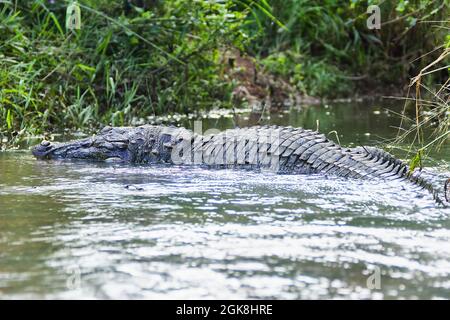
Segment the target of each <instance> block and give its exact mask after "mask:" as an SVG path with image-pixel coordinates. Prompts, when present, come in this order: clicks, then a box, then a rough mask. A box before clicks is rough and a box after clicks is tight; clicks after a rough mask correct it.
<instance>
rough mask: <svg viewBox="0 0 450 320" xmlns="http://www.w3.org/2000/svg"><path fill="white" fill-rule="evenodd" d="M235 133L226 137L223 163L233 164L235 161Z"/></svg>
mask: <svg viewBox="0 0 450 320" xmlns="http://www.w3.org/2000/svg"><path fill="white" fill-rule="evenodd" d="M236 144H237V137H236V135H234V136H231V137H227V141H226V142H225V164H227V165H234V164H235V163H236Z"/></svg>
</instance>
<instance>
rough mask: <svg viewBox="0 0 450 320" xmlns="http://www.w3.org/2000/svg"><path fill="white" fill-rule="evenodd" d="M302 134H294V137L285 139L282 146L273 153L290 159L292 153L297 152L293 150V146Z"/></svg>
mask: <svg viewBox="0 0 450 320" xmlns="http://www.w3.org/2000/svg"><path fill="white" fill-rule="evenodd" d="M300 135H301V132H298V133H294V134H293V135H292V136H290V137H288V138H287V139H285V140H284V141H283V142H282V143H281V144H280V145H279V148H278V149H277V150H276V151H274V152H273V154H274V155H276V156H283V157H289V156H290V155H291V154H292V152H294V151H295V148H292V147H291V146H292V145H293V144H294V142H295V141H296V140H298V138H299V137H300Z"/></svg>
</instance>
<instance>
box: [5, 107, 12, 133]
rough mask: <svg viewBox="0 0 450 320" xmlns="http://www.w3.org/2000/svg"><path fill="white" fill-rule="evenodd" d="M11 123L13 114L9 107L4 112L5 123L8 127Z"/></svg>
mask: <svg viewBox="0 0 450 320" xmlns="http://www.w3.org/2000/svg"><path fill="white" fill-rule="evenodd" d="M12 124H13V116H12V114H11V109H8V112H7V114H6V125H7V126H8V129H11V128H12Z"/></svg>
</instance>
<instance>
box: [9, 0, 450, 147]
mask: <svg viewBox="0 0 450 320" xmlns="http://www.w3.org/2000/svg"><path fill="white" fill-rule="evenodd" d="M132 2H133V1H132ZM143 2H144V3H147V5H148V7H147V8H140V7H131V8H130V10H128V11H127V12H125V10H124V6H123V3H124V2H123V1H122V0H116V1H106V0H100V1H94V0H83V1H79V4H80V7H81V13H82V26H81V29H80V30H66V29H65V18H66V8H67V5H68V4H69V3H71V1H47V0H34V1H25V0H9V1H2V2H0V141H2V140H4V139H5V138H7V139H8V140H9V141H12V140H11V139H12V138H13V137H17V136H21V135H25V134H40V133H44V132H61V131H63V130H69V131H72V130H82V131H92V130H95V129H98V127H100V126H101V125H106V124H111V125H127V124H130V123H131V122H132V119H134V118H140V117H144V118H145V117H146V116H149V115H156V114H163V113H173V112H178V113H185V112H189V111H193V110H208V109H210V108H212V107H213V106H220V107H224V108H228V107H232V90H233V86H234V83H233V82H232V81H230V80H229V79H227V77H226V76H224V67H225V65H226V63H224V61H223V59H222V53H223V52H224V50H226V49H228V48H238V49H239V50H241V51H243V52H247V53H249V54H250V55H253V56H255V57H257V61H258V62H259V63H260V64H261V65H263V66H264V67H265V69H266V70H268V71H269V72H271V73H273V74H277V75H279V76H281V77H283V78H285V79H288V80H289V81H290V82H291V84H293V85H294V86H296V87H297V88H298V90H299V91H301V92H303V93H304V94H308V95H316V96H320V97H330V96H331V97H334V96H351V95H353V94H354V93H355V92H364V91H369V92H377V91H378V90H379V91H383V90H384V89H385V88H390V87H394V88H397V89H401V88H402V87H404V86H405V84H407V83H408V82H409V78H410V77H411V76H413V75H415V74H417V73H418V72H419V71H420V70H421V69H422V68H423V67H424V66H426V65H427V64H429V63H430V62H431V61H433V59H435V58H436V55H438V51H434V52H432V53H431V54H427V55H425V53H427V52H430V51H432V50H433V49H434V48H436V47H438V46H439V44H442V43H443V39H445V37H446V36H447V35H448V27H447V28H435V27H434V25H430V24H428V23H427V21H430V20H433V21H435V20H436V21H441V20H447V22H448V16H449V15H448V13H449V10H448V0H444V1H441V0H440V1H437V0H436V1H432V0H420V1H419V0H416V1H403V0H402V1H398V2H390V1H384V2H382V3H381V4H380V6H381V9H382V22H383V23H385V24H384V25H382V29H381V30H379V31H373V30H372V31H371V30H368V29H367V27H366V19H367V14H366V13H365V11H366V8H367V4H368V2H367V1H361V0H351V1H344V0H325V1H313V0H286V1H269V0H258V1H253V0H223V1H207V0H198V1H184V0H166V1H162V0H152V1H150V0H148V1H143ZM369 3H377V1H369ZM435 24H437V25H438V26H439V25H441V26H442V23H439V22H438V23H435ZM447 78H448V70H441V71H439V72H436V73H433V74H432V75H430V76H428V77H427V81H428V83H427V85H428V86H430V85H431V84H442V83H443V82H444V80H445V79H447Z"/></svg>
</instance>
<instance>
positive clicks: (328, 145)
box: [306, 141, 337, 168]
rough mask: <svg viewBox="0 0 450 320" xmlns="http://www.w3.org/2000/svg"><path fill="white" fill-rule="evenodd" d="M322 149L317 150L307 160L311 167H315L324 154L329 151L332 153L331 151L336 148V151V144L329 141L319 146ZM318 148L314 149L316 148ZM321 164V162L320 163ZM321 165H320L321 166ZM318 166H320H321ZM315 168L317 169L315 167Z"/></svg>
mask: <svg viewBox="0 0 450 320" xmlns="http://www.w3.org/2000/svg"><path fill="white" fill-rule="evenodd" d="M319 146H320V148H318V149H316V150H315V151H314V152H313V153H312V154H311V155H310V156H309V157H308V159H306V162H308V163H309V164H311V166H313V167H314V164H315V162H316V161H317V159H318V158H319V157H320V156H321V155H322V154H324V153H325V152H327V151H330V149H332V148H334V150H336V149H337V148H336V144H335V143H334V142H331V141H328V142H325V143H320V144H319ZM315 147H316V146H314V147H312V148H315ZM320 163H321V162H320ZM320 163H319V164H320ZM319 164H318V165H319ZM316 167H317V166H316ZM314 168H315V167H314Z"/></svg>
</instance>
